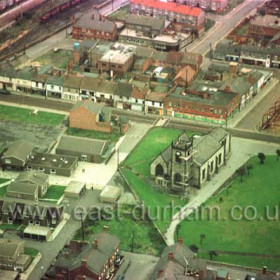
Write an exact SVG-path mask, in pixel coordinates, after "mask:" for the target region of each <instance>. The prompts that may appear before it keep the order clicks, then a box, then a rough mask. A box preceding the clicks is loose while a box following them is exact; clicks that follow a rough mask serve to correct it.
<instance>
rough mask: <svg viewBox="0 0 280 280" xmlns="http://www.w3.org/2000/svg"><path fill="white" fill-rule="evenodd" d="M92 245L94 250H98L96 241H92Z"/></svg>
mask: <svg viewBox="0 0 280 280" xmlns="http://www.w3.org/2000/svg"><path fill="white" fill-rule="evenodd" d="M92 245H93V247H94V248H95V249H97V248H98V240H97V239H94V241H93V244H92Z"/></svg>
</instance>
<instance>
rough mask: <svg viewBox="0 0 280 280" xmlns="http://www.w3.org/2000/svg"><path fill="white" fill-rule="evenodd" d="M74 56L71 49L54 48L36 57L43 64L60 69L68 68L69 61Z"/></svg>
mask: <svg viewBox="0 0 280 280" xmlns="http://www.w3.org/2000/svg"><path fill="white" fill-rule="evenodd" d="M71 58H72V51H70V50H58V51H57V52H54V51H53V49H52V50H50V51H49V52H47V53H46V54H44V55H42V56H40V57H39V58H37V59H36V61H37V62H39V63H40V64H41V65H53V66H54V67H56V68H59V69H64V70H66V69H67V66H68V64H69V61H70V60H71Z"/></svg>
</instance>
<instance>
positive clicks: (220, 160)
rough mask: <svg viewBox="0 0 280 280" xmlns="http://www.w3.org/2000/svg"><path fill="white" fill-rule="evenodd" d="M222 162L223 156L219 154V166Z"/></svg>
mask: <svg viewBox="0 0 280 280" xmlns="http://www.w3.org/2000/svg"><path fill="white" fill-rule="evenodd" d="M221 162H222V154H219V164H221Z"/></svg>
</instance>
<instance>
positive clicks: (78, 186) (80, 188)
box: [64, 181, 86, 198]
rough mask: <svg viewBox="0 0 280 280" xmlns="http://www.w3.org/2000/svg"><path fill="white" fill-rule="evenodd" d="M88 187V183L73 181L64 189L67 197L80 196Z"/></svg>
mask: <svg viewBox="0 0 280 280" xmlns="http://www.w3.org/2000/svg"><path fill="white" fill-rule="evenodd" d="M85 189H86V183H84V182H77V181H71V182H70V183H69V185H68V186H67V188H66V189H65V191H64V196H65V197H66V198H79V197H80V196H81V195H82V194H83V192H84V191H85Z"/></svg>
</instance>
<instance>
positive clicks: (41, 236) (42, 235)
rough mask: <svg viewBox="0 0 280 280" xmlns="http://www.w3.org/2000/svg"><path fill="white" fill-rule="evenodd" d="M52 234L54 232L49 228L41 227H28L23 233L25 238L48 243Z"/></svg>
mask: <svg viewBox="0 0 280 280" xmlns="http://www.w3.org/2000/svg"><path fill="white" fill-rule="evenodd" d="M51 234H52V231H51V229H50V228H49V227H41V226H32V225H30V226H27V227H26V228H25V230H24V231H23V236H24V237H25V238H31V239H35V240H43V241H47V240H48V239H49V238H50V236H51Z"/></svg>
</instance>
